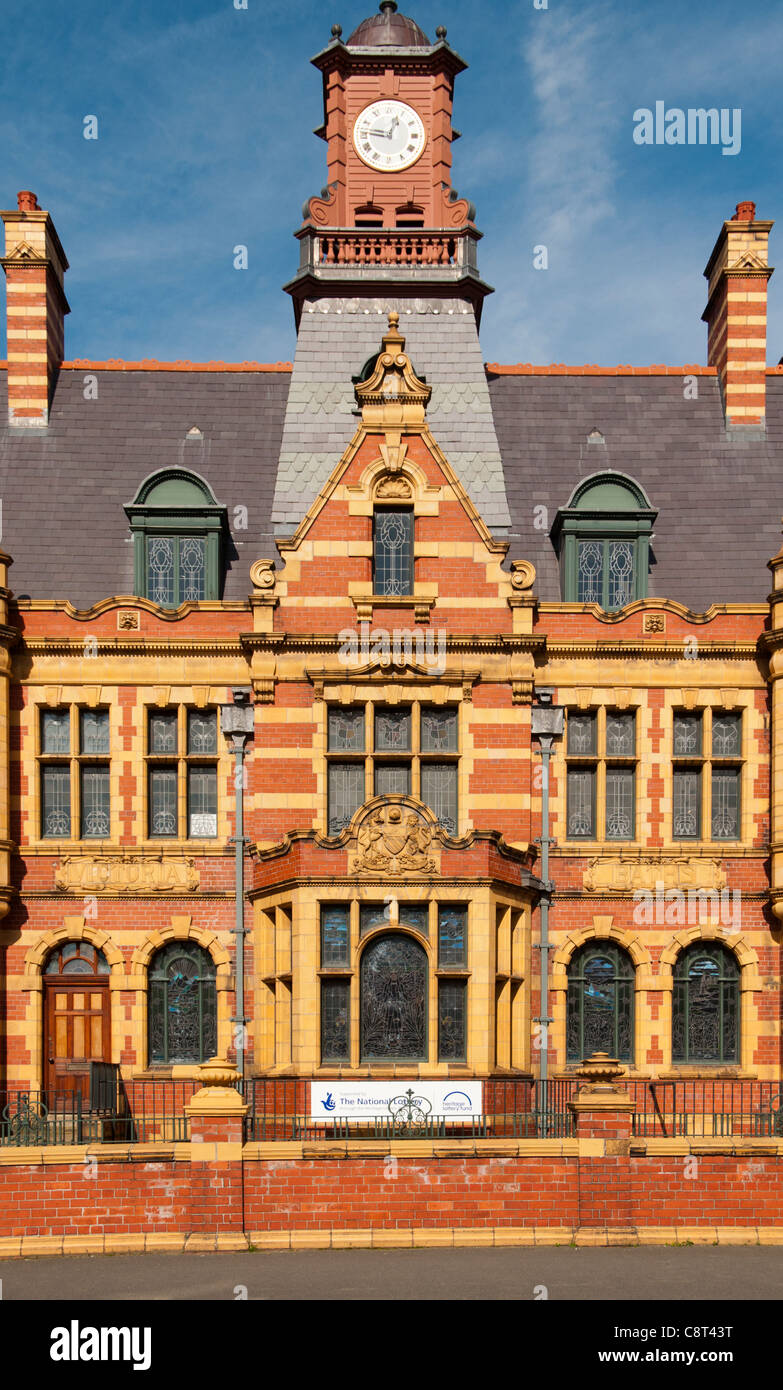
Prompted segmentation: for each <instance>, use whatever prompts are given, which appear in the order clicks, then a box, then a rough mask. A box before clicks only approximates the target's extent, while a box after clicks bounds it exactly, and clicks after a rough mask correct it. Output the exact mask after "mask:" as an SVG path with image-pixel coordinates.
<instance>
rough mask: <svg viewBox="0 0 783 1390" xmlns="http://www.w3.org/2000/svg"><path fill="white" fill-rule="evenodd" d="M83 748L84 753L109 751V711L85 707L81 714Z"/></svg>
mask: <svg viewBox="0 0 783 1390" xmlns="http://www.w3.org/2000/svg"><path fill="white" fill-rule="evenodd" d="M80 724H81V750H82V752H83V753H108V752H109V751H110V750H109V711H108V710H107V709H83V710H82V711H81V714H80Z"/></svg>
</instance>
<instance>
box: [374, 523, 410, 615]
mask: <svg viewBox="0 0 783 1390" xmlns="http://www.w3.org/2000/svg"><path fill="white" fill-rule="evenodd" d="M374 553H375V574H374V591H375V593H376V594H387V595H397V594H412V593H413V512H403V511H388V512H376V513H375V547H374Z"/></svg>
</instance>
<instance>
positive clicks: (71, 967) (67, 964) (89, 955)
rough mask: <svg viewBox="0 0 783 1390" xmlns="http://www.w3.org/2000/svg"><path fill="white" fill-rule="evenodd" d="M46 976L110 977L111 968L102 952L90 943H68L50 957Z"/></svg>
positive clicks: (59, 947)
mask: <svg viewBox="0 0 783 1390" xmlns="http://www.w3.org/2000/svg"><path fill="white" fill-rule="evenodd" d="M44 974H46V975H108V974H109V966H108V963H107V960H106V957H105V956H104V954H103V952H102V951H99V950H98V949H97V947H96V946H91V945H90V943H89V942H88V941H67V942H65V944H64V945H62V946H57V947H56V948H55V950H54V951H52V954H51V955H50V956H49V957H48V959H47V962H46V966H45V968H44Z"/></svg>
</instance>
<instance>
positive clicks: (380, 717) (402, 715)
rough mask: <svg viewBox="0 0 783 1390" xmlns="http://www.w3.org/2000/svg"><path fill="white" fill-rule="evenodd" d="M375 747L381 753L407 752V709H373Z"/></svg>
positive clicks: (408, 714)
mask: <svg viewBox="0 0 783 1390" xmlns="http://www.w3.org/2000/svg"><path fill="white" fill-rule="evenodd" d="M375 749H376V752H383V753H409V752H410V749H411V712H410V710H409V709H385V708H383V709H377V710H376V711H375Z"/></svg>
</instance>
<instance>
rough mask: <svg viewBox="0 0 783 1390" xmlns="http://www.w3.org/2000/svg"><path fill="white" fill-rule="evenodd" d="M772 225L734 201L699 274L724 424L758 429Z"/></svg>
mask: <svg viewBox="0 0 783 1390" xmlns="http://www.w3.org/2000/svg"><path fill="white" fill-rule="evenodd" d="M773 226H774V223H772V222H760V221H757V219H756V204H755V203H751V202H746V203H738V204H737V211H736V212H735V214H734V216H733V217H732V218H731V220H730V221H729V222H724V224H723V227H722V229H721V232H720V235H719V237H718V240H717V241H716V243H715V248H714V250H713V252H712V255H711V256H710V259H709V261H708V262H707V269H706V270H705V272H704V274H705V276H706V278H707V283H708V286H709V288H708V298H707V307H706V309H705V310H704V313H703V314H702V318H703V319H704V322H705V323H706V324H707V361H708V362H709V365H710V366H711V367H717V369H718V377H719V380H720V384H721V394H722V396H723V410H724V414H725V417H726V424H727V425H763V424H764V419H765V397H766V375H765V368H766V365H767V281H768V280H769V277H770V276H771V274H772V266H771V265H769V264H768V249H769V233H770V230H771V228H772V227H773Z"/></svg>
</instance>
